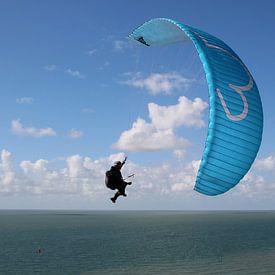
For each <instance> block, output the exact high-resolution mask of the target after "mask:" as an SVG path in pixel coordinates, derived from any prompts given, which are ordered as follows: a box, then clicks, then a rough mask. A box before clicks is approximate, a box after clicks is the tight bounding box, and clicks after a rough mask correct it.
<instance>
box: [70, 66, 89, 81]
mask: <svg viewBox="0 0 275 275" xmlns="http://www.w3.org/2000/svg"><path fill="white" fill-rule="evenodd" d="M66 73H67V74H69V75H70V76H73V77H76V78H79V79H84V78H85V77H86V76H85V75H84V74H83V73H81V72H80V71H78V70H75V71H74V70H72V69H71V68H69V69H67V70H66Z"/></svg>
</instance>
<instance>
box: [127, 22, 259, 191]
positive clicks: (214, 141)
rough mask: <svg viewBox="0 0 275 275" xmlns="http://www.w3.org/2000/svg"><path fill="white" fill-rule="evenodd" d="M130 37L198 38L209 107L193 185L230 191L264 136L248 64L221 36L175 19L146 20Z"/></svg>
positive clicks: (147, 41)
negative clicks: (205, 136)
mask: <svg viewBox="0 0 275 275" xmlns="http://www.w3.org/2000/svg"><path fill="white" fill-rule="evenodd" d="M130 38H132V39H133V40H135V41H137V42H139V43H142V44H143V45H146V46H160V45H166V44H171V43H176V42H186V41H192V42H193V43H194V45H195V47H196V49H197V51H198V54H199V57H200V60H201V62H202V64H203V67H204V71H205V75H206V80H207V84H208V90H209V106H210V112H209V124H208V134H207V139H206V143H205V149H204V152H203V155H202V160H201V164H200V168H199V172H198V174H197V179H196V184H195V187H194V189H195V190H196V191H198V192H200V193H202V194H205V195H210V196H213V195H219V194H222V193H225V192H227V191H228V190H229V189H231V188H232V187H234V186H235V185H236V184H238V183H239V181H240V180H241V179H242V178H243V177H244V176H245V174H246V173H247V171H248V170H249V169H250V167H251V165H252V163H253V161H254V159H255V158H256V155H257V152H258V150H259V147H260V144H261V139H262V131H263V111H262V103H261V99H260V95H259V91H258V88H257V85H256V83H255V81H254V79H253V77H252V75H251V74H250V72H249V71H248V69H247V67H246V66H245V65H244V63H243V62H242V60H241V59H240V58H239V57H238V56H237V54H236V53H235V52H234V51H233V50H232V49H231V48H230V47H229V46H228V45H226V44H225V43H224V42H223V41H222V40H220V39H218V38H216V37H215V36H213V35H211V34H208V33H206V32H204V31H201V30H199V29H196V28H193V27H190V26H187V25H184V24H181V23H179V22H176V21H174V20H171V19H166V18H157V19H152V20H150V21H148V22H145V23H144V24H143V25H141V26H140V27H138V28H136V29H135V30H134V31H133V32H132V33H131V34H130Z"/></svg>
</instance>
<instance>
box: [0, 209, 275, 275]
mask: <svg viewBox="0 0 275 275" xmlns="http://www.w3.org/2000/svg"><path fill="white" fill-rule="evenodd" d="M0 274H142V275H143V274H275V212H238V211H236V212H173V211H172V212H165V211H140V212H139V211H137V212H135V211H125V212H124V211H123V212H117V211H114V212H106V211H98V212H81V211H0Z"/></svg>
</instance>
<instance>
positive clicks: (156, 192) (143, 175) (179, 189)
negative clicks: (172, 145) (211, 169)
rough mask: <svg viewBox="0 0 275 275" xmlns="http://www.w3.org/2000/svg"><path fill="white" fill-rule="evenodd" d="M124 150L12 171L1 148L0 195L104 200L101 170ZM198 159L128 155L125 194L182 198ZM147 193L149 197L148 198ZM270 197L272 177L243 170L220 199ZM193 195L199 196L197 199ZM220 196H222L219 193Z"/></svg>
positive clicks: (274, 189) (189, 192)
mask: <svg viewBox="0 0 275 275" xmlns="http://www.w3.org/2000/svg"><path fill="white" fill-rule="evenodd" d="M124 156H125V155H124V154H123V153H118V154H114V155H110V156H107V157H102V158H99V159H95V160H93V159H91V158H90V157H83V156H81V155H78V154H76V155H72V156H68V157H67V158H65V162H64V166H62V167H61V168H53V169H50V168H49V166H51V162H50V161H48V160H44V159H38V160H36V161H34V162H32V161H29V160H24V161H22V162H21V163H20V165H19V168H16V169H13V167H12V162H11V154H10V152H8V151H7V150H2V152H1V159H0V193H5V194H15V193H16V194H19V195H20V194H21V195H25V194H31V195H34V196H47V195H51V194H54V195H62V196H66V195H68V196H70V197H72V196H76V197H82V198H84V197H87V198H91V199H95V200H99V201H101V200H102V197H103V195H104V198H105V199H106V196H107V194H108V193H111V190H108V189H106V187H105V185H104V175H105V171H106V170H108V169H109V168H110V166H111V165H112V164H113V162H114V161H115V160H123V159H124ZM199 165H200V161H198V160H193V161H190V162H178V161H177V162H167V163H162V164H160V165H157V166H156V165H155V166H148V165H147V166H143V165H139V164H137V163H134V162H132V161H131V160H129V159H128V161H127V163H126V165H125V166H124V167H123V170H122V173H123V175H124V176H127V175H130V174H132V173H135V179H134V183H133V185H131V187H128V190H127V192H129V193H130V194H131V199H134V200H139V199H140V200H144V198H145V197H146V196H147V197H146V199H151V200H152V201H153V200H154V199H156V198H157V199H158V200H161V198H162V196H163V198H164V197H165V198H167V197H170V199H171V201H172V200H173V199H175V198H178V196H180V198H181V199H186V198H188V197H193V198H194V199H195V195H196V194H197V193H196V192H194V191H193V187H194V184H195V179H196V175H197V171H198V168H199ZM148 194H150V196H148ZM274 195H275V181H274V180H271V181H268V180H267V179H266V178H265V177H264V176H263V175H261V174H256V173H255V172H250V173H248V174H247V175H246V176H245V178H244V179H243V180H242V181H241V182H240V183H239V184H238V185H237V186H236V187H235V188H234V189H233V190H231V191H230V194H229V193H228V196H224V197H223V198H222V200H223V201H226V198H228V199H227V202H228V200H229V199H230V200H232V198H234V199H236V200H237V198H239V199H240V200H241V201H243V200H245V199H246V198H248V199H249V202H251V200H250V199H251V198H254V199H255V200H259V199H262V200H263V199H266V198H271V199H273V198H274ZM196 198H197V199H198V196H197V197H196ZM199 198H201V199H202V200H203V201H207V200H210V199H211V200H213V198H210V197H207V196H203V197H201V196H199ZM220 198H221V197H220Z"/></svg>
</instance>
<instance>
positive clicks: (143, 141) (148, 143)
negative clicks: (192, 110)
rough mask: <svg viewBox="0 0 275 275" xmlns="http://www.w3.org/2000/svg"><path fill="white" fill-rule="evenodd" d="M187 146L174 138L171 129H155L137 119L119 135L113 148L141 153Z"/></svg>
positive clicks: (183, 141) (184, 142) (186, 143)
mask: <svg viewBox="0 0 275 275" xmlns="http://www.w3.org/2000/svg"><path fill="white" fill-rule="evenodd" d="M188 145H189V142H188V141H187V140H186V139H184V138H180V137H176V136H175V135H174V132H173V130H172V129H157V128H156V127H155V126H154V125H153V124H151V123H147V122H146V121H145V120H143V119H141V118H138V119H137V120H136V121H135V122H134V123H133V126H132V128H131V129H130V130H127V131H124V132H123V133H122V134H121V136H120V138H119V140H118V141H117V142H116V144H115V145H114V147H115V148H117V149H119V150H126V151H131V152H141V151H158V150H164V149H174V148H186V147H187V146H188Z"/></svg>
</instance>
